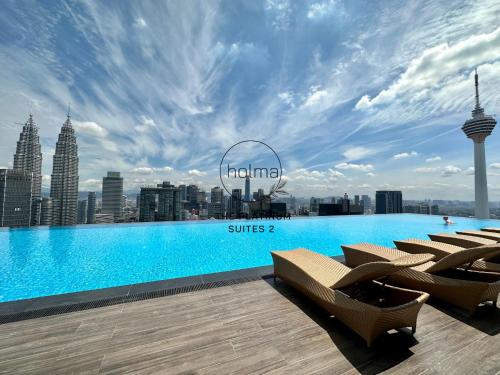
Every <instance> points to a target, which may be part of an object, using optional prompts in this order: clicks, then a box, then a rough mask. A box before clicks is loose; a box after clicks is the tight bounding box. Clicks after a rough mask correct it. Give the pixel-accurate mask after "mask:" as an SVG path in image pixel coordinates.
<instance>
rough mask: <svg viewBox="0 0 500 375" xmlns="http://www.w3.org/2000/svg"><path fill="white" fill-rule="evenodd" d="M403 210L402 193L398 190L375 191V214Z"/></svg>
mask: <svg viewBox="0 0 500 375" xmlns="http://www.w3.org/2000/svg"><path fill="white" fill-rule="evenodd" d="M402 212H403V193H402V192H401V191H399V190H378V191H377V192H376V193H375V213H376V214H399V213H402Z"/></svg>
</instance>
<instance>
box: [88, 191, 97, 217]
mask: <svg viewBox="0 0 500 375" xmlns="http://www.w3.org/2000/svg"><path fill="white" fill-rule="evenodd" d="M95 209H96V195H95V192H94V191H89V195H88V196H87V224H94V223H95Z"/></svg>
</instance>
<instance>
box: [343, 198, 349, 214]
mask: <svg viewBox="0 0 500 375" xmlns="http://www.w3.org/2000/svg"><path fill="white" fill-rule="evenodd" d="M350 205H351V201H350V200H349V196H348V195H347V193H345V194H344V198H342V212H344V213H347V214H348V213H349V211H350Z"/></svg>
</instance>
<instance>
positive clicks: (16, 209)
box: [0, 169, 33, 227]
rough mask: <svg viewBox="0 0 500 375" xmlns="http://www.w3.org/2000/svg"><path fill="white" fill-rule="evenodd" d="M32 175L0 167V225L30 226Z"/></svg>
mask: <svg viewBox="0 0 500 375" xmlns="http://www.w3.org/2000/svg"><path fill="white" fill-rule="evenodd" d="M32 175H33V173H31V172H26V171H23V170H13V169H0V226H2V227H29V226H30V222H31V194H32Z"/></svg>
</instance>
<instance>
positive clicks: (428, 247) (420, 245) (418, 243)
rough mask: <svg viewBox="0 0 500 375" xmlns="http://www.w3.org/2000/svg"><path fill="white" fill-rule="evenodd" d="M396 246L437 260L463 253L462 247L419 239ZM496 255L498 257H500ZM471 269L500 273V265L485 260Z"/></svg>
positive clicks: (396, 243)
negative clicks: (426, 254)
mask: <svg viewBox="0 0 500 375" xmlns="http://www.w3.org/2000/svg"><path fill="white" fill-rule="evenodd" d="M394 244H395V245H396V247H397V248H398V249H399V250H402V251H406V252H407V253H410V254H422V253H428V254H432V255H434V256H435V257H436V259H435V260H436V261H437V260H441V259H443V258H444V257H445V256H448V255H450V254H453V253H456V252H459V251H463V250H464V248H463V247H460V246H455V245H450V244H448V243H444V242H437V241H430V240H421V239H418V238H409V239H407V240H400V241H394ZM497 246H498V254H499V255H500V244H498V245H497ZM499 255H496V256H499ZM469 268H470V269H471V270H475V271H485V272H497V273H500V264H498V263H494V262H487V261H485V260H483V259H479V260H476V261H474V262H473V263H472V264H471V265H470V266H469Z"/></svg>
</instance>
